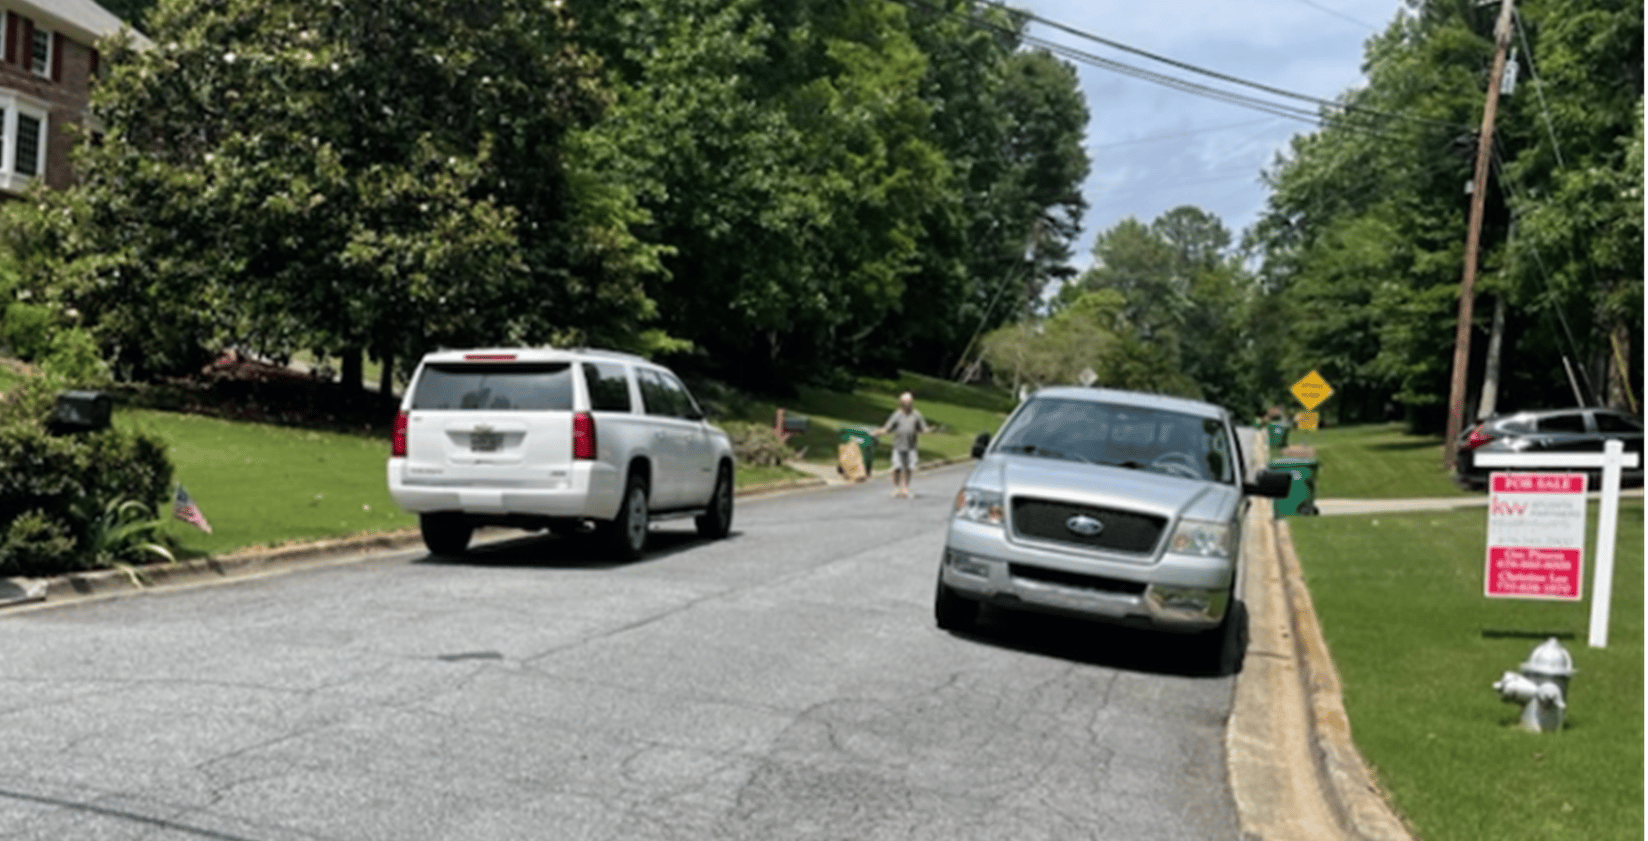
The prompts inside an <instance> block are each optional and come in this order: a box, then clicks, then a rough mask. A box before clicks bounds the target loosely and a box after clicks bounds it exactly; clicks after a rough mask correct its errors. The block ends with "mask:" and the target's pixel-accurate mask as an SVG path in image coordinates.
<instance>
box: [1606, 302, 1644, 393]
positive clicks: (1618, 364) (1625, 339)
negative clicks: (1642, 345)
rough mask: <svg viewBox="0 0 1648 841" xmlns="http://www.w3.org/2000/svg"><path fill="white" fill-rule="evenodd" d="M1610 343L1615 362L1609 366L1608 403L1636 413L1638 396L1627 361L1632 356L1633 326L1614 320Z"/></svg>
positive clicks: (1609, 338) (1623, 321)
mask: <svg viewBox="0 0 1648 841" xmlns="http://www.w3.org/2000/svg"><path fill="white" fill-rule="evenodd" d="M1608 344H1609V349H1610V350H1611V351H1613V364H1611V365H1609V366H1608V379H1607V395H1608V396H1607V401H1608V405H1610V406H1614V407H1616V408H1624V409H1626V410H1628V411H1630V412H1631V414H1636V412H1637V396H1636V392H1635V390H1634V389H1632V388H1631V379H1632V377H1631V366H1630V363H1629V362H1628V361H1627V360H1628V359H1629V358H1630V357H1629V355H1628V349H1629V348H1630V347H1631V326H1630V325H1629V324H1627V323H1626V322H1625V320H1624V319H1619V320H1616V321H1615V322H1614V325H1613V329H1612V330H1610V331H1609V336H1608Z"/></svg>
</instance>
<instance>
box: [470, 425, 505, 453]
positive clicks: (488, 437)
mask: <svg viewBox="0 0 1648 841" xmlns="http://www.w3.org/2000/svg"><path fill="white" fill-rule="evenodd" d="M503 442H504V436H503V433H501V432H493V431H492V430H490V429H477V430H475V431H474V432H471V433H470V434H469V449H470V451H471V452H476V453H495V452H497V451H498V445H500V444H502V443H503Z"/></svg>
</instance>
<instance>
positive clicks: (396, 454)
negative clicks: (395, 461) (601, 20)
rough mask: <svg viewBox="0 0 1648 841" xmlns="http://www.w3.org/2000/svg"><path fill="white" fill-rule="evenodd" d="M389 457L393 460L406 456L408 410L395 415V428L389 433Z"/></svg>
mask: <svg viewBox="0 0 1648 841" xmlns="http://www.w3.org/2000/svg"><path fill="white" fill-rule="evenodd" d="M389 455H390V457H392V458H404V457H405V456H406V410H404V409H403V410H401V411H399V412H397V413H395V427H394V429H392V430H390V432H389Z"/></svg>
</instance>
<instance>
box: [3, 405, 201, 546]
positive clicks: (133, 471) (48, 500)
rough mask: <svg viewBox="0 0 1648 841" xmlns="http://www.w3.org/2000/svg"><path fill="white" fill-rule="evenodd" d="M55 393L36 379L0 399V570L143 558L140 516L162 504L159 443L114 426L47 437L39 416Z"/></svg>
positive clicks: (167, 465) (164, 471) (164, 465)
mask: <svg viewBox="0 0 1648 841" xmlns="http://www.w3.org/2000/svg"><path fill="white" fill-rule="evenodd" d="M55 393H56V390H55V388H54V381H53V380H51V379H50V378H45V377H36V378H32V379H30V380H29V381H27V382H25V383H24V384H23V385H21V386H19V387H18V388H16V389H13V391H12V392H11V393H9V394H8V395H7V396H6V398H5V400H4V401H3V402H0V535H4V536H5V538H4V539H5V542H4V543H3V544H0V574H7V575H24V574H28V575H40V574H48V573H53V572H64V571H68V570H72V569H83V568H87V567H92V566H109V565H112V564H116V563H137V562H140V561H144V560H151V559H152V557H153V556H154V555H156V554H158V553H155V552H154V551H153V550H151V549H148V548H146V544H148V543H152V542H153V533H154V531H155V527H158V522H155V521H153V520H151V519H150V518H148V517H147V512H151V511H162V510H165V508H164V506H167V505H169V504H170V502H171V490H172V464H171V461H170V460H169V459H168V458H167V456H166V446H165V444H164V443H163V442H162V441H160V440H159V439H156V438H153V437H151V436H147V435H142V434H137V433H132V432H126V431H123V430H118V429H105V430H101V431H98V432H89V433H79V434H74V435H53V434H51V433H50V432H49V431H48V430H47V429H46V426H45V420H46V417H47V416H48V414H49V412H50V408H51V405H52V402H53V399H54V398H55ZM134 505H135V506H136V507H137V509H140V510H141V511H142V512H143V516H136V515H134V508H133V506H134ZM140 522H150V523H153V526H154V527H147V528H144V527H139V526H137V525H134V524H136V523H140ZM64 539H67V540H68V541H69V544H68V548H67V550H65V549H64V546H63V543H62V541H63V540H64ZM25 570H26V571H25Z"/></svg>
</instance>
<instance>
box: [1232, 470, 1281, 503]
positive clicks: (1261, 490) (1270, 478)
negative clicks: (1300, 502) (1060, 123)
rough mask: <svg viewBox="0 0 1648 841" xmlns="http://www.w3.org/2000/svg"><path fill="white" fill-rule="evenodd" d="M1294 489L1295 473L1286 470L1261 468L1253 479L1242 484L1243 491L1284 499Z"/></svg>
mask: <svg viewBox="0 0 1648 841" xmlns="http://www.w3.org/2000/svg"><path fill="white" fill-rule="evenodd" d="M1292 490H1293V474H1292V473H1290V472H1288V471H1286V470H1261V471H1259V475H1257V476H1254V477H1253V481H1252V482H1249V483H1248V484H1245V485H1243V486H1242V492H1243V493H1247V494H1253V495H1256V496H1268V497H1270V498H1272V499H1282V498H1283V497H1286V496H1287V495H1288V494H1289V493H1290V492H1292Z"/></svg>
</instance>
